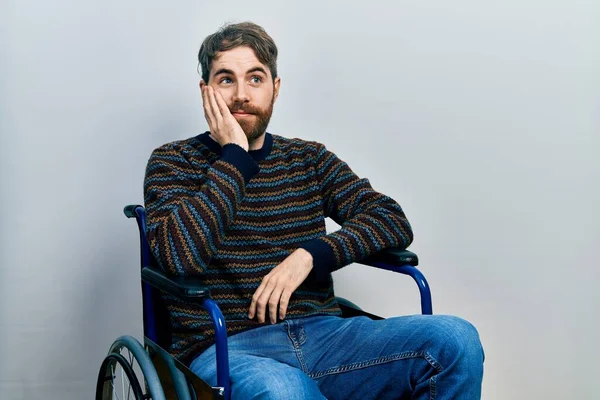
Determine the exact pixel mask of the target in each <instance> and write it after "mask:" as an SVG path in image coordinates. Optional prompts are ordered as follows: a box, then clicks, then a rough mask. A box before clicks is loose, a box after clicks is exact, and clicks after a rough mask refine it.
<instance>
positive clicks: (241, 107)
mask: <svg viewBox="0 0 600 400" xmlns="http://www.w3.org/2000/svg"><path fill="white" fill-rule="evenodd" d="M274 100H275V96H273V97H272V98H271V104H269V106H268V107H267V108H266V109H261V108H258V107H254V106H251V105H249V104H246V103H233V104H232V105H231V107H229V110H230V111H231V112H232V113H234V112H236V111H243V112H245V113H248V114H252V115H253V116H254V117H250V118H242V119H239V120H237V121H238V123H239V124H240V126H241V127H242V130H243V131H244V133H245V134H246V137H247V138H248V144H250V145H251V144H252V143H253V142H254V141H256V139H258V138H260V137H261V136H262V135H264V133H265V132H266V131H267V126H268V125H269V121H271V115H273V104H274ZM234 118H235V117H234Z"/></svg>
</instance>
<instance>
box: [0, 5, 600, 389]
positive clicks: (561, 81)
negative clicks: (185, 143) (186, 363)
mask: <svg viewBox="0 0 600 400" xmlns="http://www.w3.org/2000/svg"><path fill="white" fill-rule="evenodd" d="M243 20H252V21H254V22H257V23H259V24H261V25H263V26H264V27H265V28H266V29H267V31H268V32H269V33H270V34H271V35H272V36H273V38H274V39H275V41H276V42H277V44H278V46H279V49H280V60H279V71H280V75H281V77H282V89H281V96H280V98H279V101H278V102H277V104H276V107H275V113H274V117H273V120H272V123H271V126H270V129H269V130H270V131H271V132H272V133H277V134H280V135H283V136H288V137H302V138H306V139H315V140H319V141H321V142H323V143H325V144H326V145H327V146H328V148H329V149H331V150H333V151H334V152H336V153H337V154H338V155H339V156H340V157H341V158H342V159H344V160H345V161H347V162H348V163H349V164H350V166H351V167H352V168H353V169H354V170H355V171H356V172H357V173H358V174H359V175H361V176H365V177H369V178H370V180H371V183H372V184H373V186H374V187H375V188H376V189H378V190H380V191H382V192H384V193H386V194H389V195H391V196H392V197H394V198H395V199H396V200H398V202H399V203H400V204H401V205H402V206H403V208H404V209H405V211H406V213H407V215H408V217H409V219H410V221H411V223H412V224H413V226H414V230H415V242H414V245H413V246H412V247H411V249H412V250H414V251H415V252H417V253H418V254H419V256H420V259H421V267H422V270H423V271H424V272H425V274H426V276H427V277H428V279H429V281H430V284H431V286H432V289H433V294H434V298H433V299H434V311H435V312H437V313H448V314H455V315H459V316H462V317H464V318H466V319H468V320H470V321H471V322H473V323H474V324H475V325H476V326H477V327H478V329H479V331H480V335H481V338H482V341H483V344H484V347H485V350H486V363H485V379H484V392H483V393H484V394H483V398H485V399H542V398H544V399H575V398H577V399H592V398H594V393H595V394H596V395H597V393H598V391H599V390H600V383H598V382H599V381H598V379H597V378H598V373H599V372H600V369H599V367H598V357H600V351H599V350H598V347H599V346H598V332H597V330H598V323H597V319H598V318H597V317H598V315H597V314H598V311H597V310H598V307H599V305H600V304H599V295H598V277H599V274H598V267H600V265H599V264H600V252H599V250H598V246H599V242H600V228H599V222H600V216H599V212H598V208H597V207H598V204H599V202H600V187H599V186H600V185H599V183H598V182H599V178H600V161H599V160H598V153H599V150H600V117H599V112H600V78H599V76H600V74H599V71H600V40H599V39H600V28H599V26H600V3H598V2H597V1H592V0H590V1H574V0H569V1H567V0H562V1H559V0H556V1H549V0H544V1H542V0H537V1H536V0H505V1H501V2H499V1H496V2H490V1H481V0H479V1H476V0H471V1H469V0H455V1H441V0H440V1H361V2H358V1H325V0H321V1H306V0H304V1H301V2H300V1H298V2H283V1H254V2H248V1H231V0H230V1H227V2H220V1H213V2H208V1H204V2H200V1H197V0H195V1H192V0H178V1H171V2H168V1H156V0H154V1H148V0H146V1H141V0H135V1H134V0H129V1H116V0H113V1H102V2H100V1H98V2H92V1H81V0H71V1H67V0H64V1H43V0H37V1H35V0H31V1H24V0H20V1H17V0H8V1H7V0H4V1H2V3H1V5H0V51H1V53H0V55H1V57H0V131H1V136H0V138H1V139H0V179H1V189H0V196H1V203H0V204H1V215H0V235H1V249H0V274H1V275H0V398H2V399H38V398H44V399H71V398H72V399H84V398H92V396H93V392H94V385H95V379H96V373H97V368H98V366H99V364H100V362H101V360H102V358H103V355H104V354H105V352H106V351H107V350H108V347H109V345H110V343H111V342H112V341H113V340H114V339H115V338H116V337H117V336H119V335H121V334H133V335H136V336H138V337H141V334H142V333H141V298H140V285H139V272H138V242H137V236H136V227H135V223H134V222H133V221H131V220H127V219H126V218H125V217H124V216H123V214H122V212H121V210H122V208H123V206H124V205H125V204H127V203H140V202H142V201H143V198H142V180H143V175H144V168H145V165H146V161H147V159H148V156H149V155H150V152H151V150H152V149H153V148H155V147H157V146H159V145H161V144H163V143H165V142H169V141H173V140H176V139H181V138H186V137H189V136H193V135H196V134H198V133H200V132H202V131H204V130H205V129H206V127H207V126H206V122H205V121H204V119H203V115H202V111H201V98H200V96H199V93H198V89H197V82H198V80H199V75H198V74H197V72H196V53H197V50H198V48H199V45H200V43H201V42H202V40H203V39H204V37H206V36H207V35H208V34H210V33H212V32H214V31H215V30H216V29H218V28H219V27H220V26H221V25H222V24H223V23H224V22H226V21H234V22H239V21H243ZM334 277H335V279H336V282H337V287H338V293H339V294H342V295H344V296H347V297H349V298H351V299H352V300H354V301H355V302H357V303H359V304H360V305H361V306H363V308H365V309H367V310H369V311H372V312H376V313H379V314H382V315H385V316H391V315H398V314H406V313H416V312H418V311H419V309H418V299H417V291H416V286H414V284H413V283H412V282H410V280H409V279H408V278H405V277H401V276H396V275H394V274H392V273H389V272H385V271H378V270H373V269H370V268H368V267H363V266H358V265H353V266H349V267H347V268H346V269H345V270H342V271H340V272H336V273H335V274H334Z"/></svg>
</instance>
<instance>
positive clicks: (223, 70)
mask: <svg viewBox="0 0 600 400" xmlns="http://www.w3.org/2000/svg"><path fill="white" fill-rule="evenodd" d="M253 72H262V73H263V74H265V75H267V71H265V69H264V68H263V67H254V68H250V69H249V70H248V71H246V75H248V74H251V73H253ZM220 74H229V75H235V74H234V73H233V71H232V70H230V69H227V68H220V69H218V70H217V72H215V75H214V76H217V75H220Z"/></svg>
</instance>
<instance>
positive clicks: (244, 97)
mask: <svg viewBox="0 0 600 400" xmlns="http://www.w3.org/2000/svg"><path fill="white" fill-rule="evenodd" d="M232 100H233V101H234V102H236V103H247V102H249V101H250V96H249V95H248V90H247V89H246V85H244V84H243V83H239V84H237V85H236V88H235V91H234V93H233V99H232Z"/></svg>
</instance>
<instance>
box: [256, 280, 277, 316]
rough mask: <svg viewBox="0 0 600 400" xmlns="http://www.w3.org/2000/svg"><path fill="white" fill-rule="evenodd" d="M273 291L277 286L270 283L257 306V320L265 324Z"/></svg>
mask: <svg viewBox="0 0 600 400" xmlns="http://www.w3.org/2000/svg"><path fill="white" fill-rule="evenodd" d="M273 289H275V285H274V284H272V283H270V282H269V283H268V284H267V286H265V290H263V292H262V293H261V295H260V297H259V298H258V301H257V304H256V319H257V320H258V322H260V323H263V322H265V315H266V313H267V303H268V301H269V299H270V298H271V294H272V293H273Z"/></svg>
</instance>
